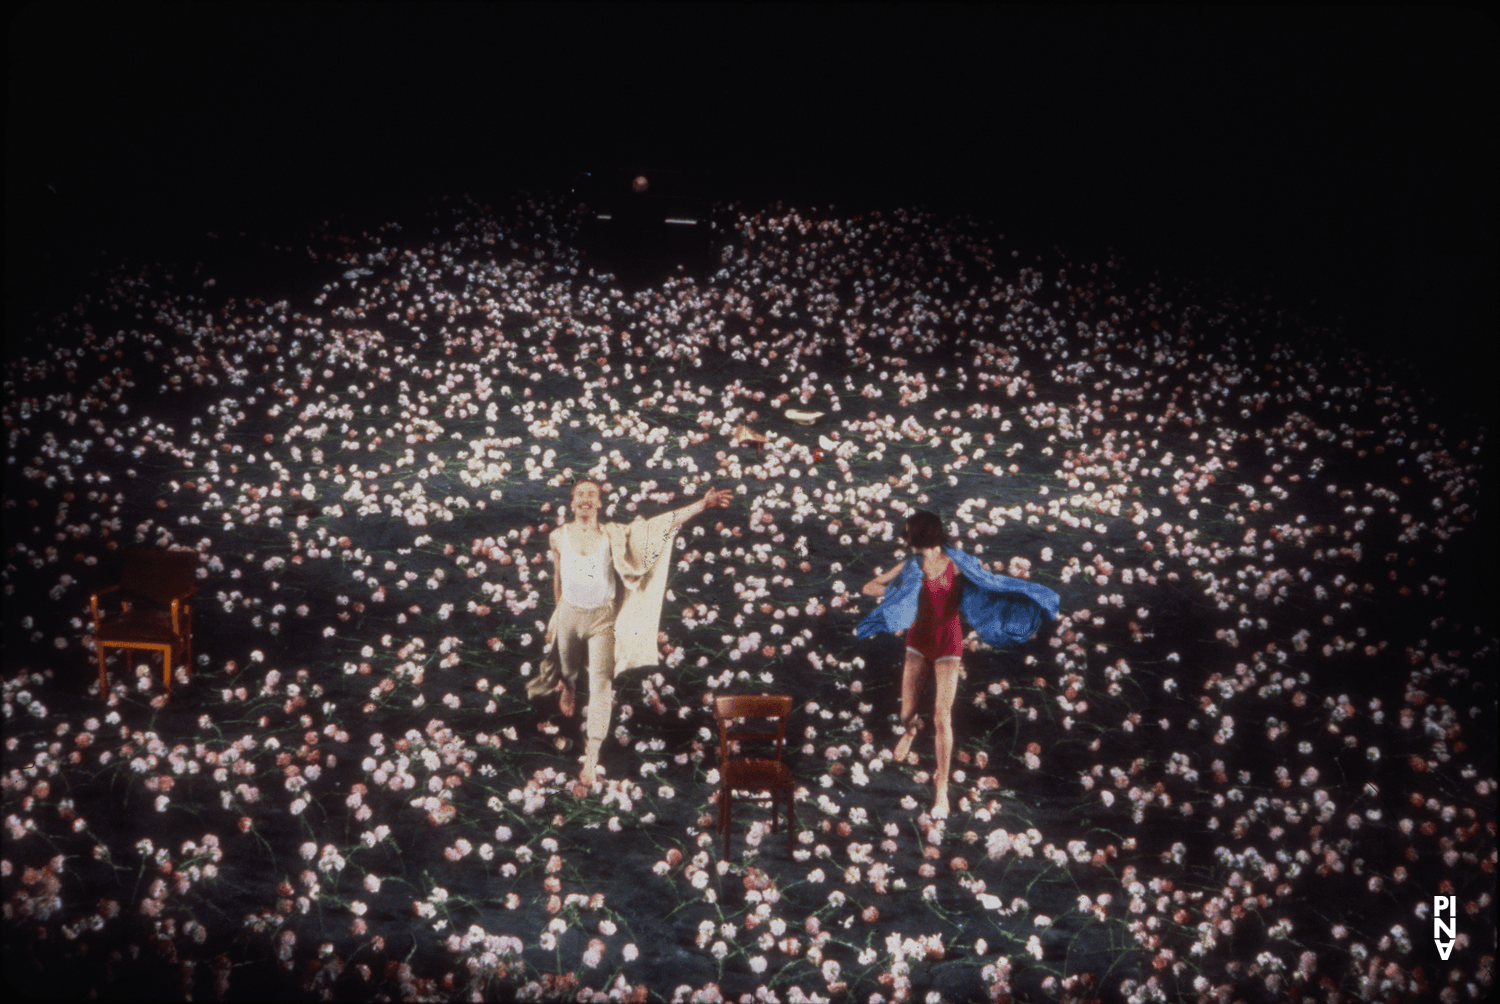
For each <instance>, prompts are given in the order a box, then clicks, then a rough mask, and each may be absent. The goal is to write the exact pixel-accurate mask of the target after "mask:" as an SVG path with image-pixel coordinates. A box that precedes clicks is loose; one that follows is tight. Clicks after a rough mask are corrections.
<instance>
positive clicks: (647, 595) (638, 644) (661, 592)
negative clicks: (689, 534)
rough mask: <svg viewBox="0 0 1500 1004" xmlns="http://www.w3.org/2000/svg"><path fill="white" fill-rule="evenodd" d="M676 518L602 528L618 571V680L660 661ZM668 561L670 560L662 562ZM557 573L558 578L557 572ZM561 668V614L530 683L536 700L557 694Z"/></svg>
mask: <svg viewBox="0 0 1500 1004" xmlns="http://www.w3.org/2000/svg"><path fill="white" fill-rule="evenodd" d="M675 515H676V514H675V513H671V512H668V513H663V514H662V515H660V516H657V517H656V518H654V519H642V518H640V517H639V516H638V517H636V519H635V521H634V522H632V523H628V524H627V523H600V524H599V528H600V529H601V530H603V531H604V532H605V533H606V534H608V535H609V549H610V552H611V554H612V555H613V557H614V566H615V578H616V582H615V668H614V675H616V676H618V675H620V674H621V673H623V672H625V671H626V670H629V669H635V668H637V667H639V666H654V665H656V664H657V662H658V661H659V659H660V658H661V656H660V653H659V651H658V650H657V646H656V636H657V633H658V632H659V631H660V629H661V604H662V599H663V597H664V596H665V594H666V591H667V575H668V573H669V572H670V571H671V565H672V562H671V561H670V555H671V550H672V539H673V538H674V537H675V536H676V535H677V525H676V524H675V523H673V521H672V518H673V516H675ZM663 557H666V558H668V559H669V560H666V561H662V560H659V559H661V558H663ZM554 574H555V573H554ZM561 679H562V666H561V664H560V663H559V661H558V658H557V610H556V609H553V611H552V617H551V619H550V620H548V621H547V639H546V649H545V654H544V655H543V656H542V665H541V668H540V669H539V670H538V671H537V675H536V676H534V677H532V679H531V680H530V681H528V682H527V684H526V693H527V696H529V697H532V698H536V697H540V696H542V695H543V694H547V693H551V692H552V691H553V690H556V689H557V685H558V683H559V682H560V681H561Z"/></svg>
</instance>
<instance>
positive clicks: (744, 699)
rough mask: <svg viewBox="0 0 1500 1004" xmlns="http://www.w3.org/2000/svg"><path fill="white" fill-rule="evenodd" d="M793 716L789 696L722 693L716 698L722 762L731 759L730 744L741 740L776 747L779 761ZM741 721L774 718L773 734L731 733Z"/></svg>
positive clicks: (720, 760)
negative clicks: (789, 717)
mask: <svg viewBox="0 0 1500 1004" xmlns="http://www.w3.org/2000/svg"><path fill="white" fill-rule="evenodd" d="M791 713H792V699H791V697H790V696H789V695H787V694H721V695H719V696H718V697H715V698H714V720H715V721H717V722H718V723H719V762H720V763H722V762H724V760H726V759H728V758H730V756H731V752H730V744H731V743H732V742H736V741H738V740H742V739H760V740H765V741H766V742H774V743H775V744H776V760H777V761H778V762H780V760H781V750H782V748H783V746H784V745H785V743H786V720H787V718H788V716H790V715H791ZM740 719H775V720H776V731H774V732H752V731H744V730H741V731H738V732H731V731H730V727H731V726H732V725H733V724H734V723H735V722H736V721H738V720H740Z"/></svg>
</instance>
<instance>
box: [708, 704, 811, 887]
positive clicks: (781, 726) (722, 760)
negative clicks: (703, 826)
mask: <svg viewBox="0 0 1500 1004" xmlns="http://www.w3.org/2000/svg"><path fill="white" fill-rule="evenodd" d="M791 713H792V699H791V698H790V697H788V696H787V695H785V694H748V695H738V696H736V695H729V694H726V695H722V696H719V697H715V698H714V720H715V721H717V722H718V723H719V780H720V784H721V787H720V789H719V830H720V832H722V833H723V834H724V857H725V858H726V859H727V858H728V857H729V825H730V817H731V815H732V814H733V807H734V801H735V797H734V793H735V792H737V791H739V792H755V793H757V794H755V795H753V796H749V797H742V798H741V799H740V800H741V801H754V802H764V801H769V802H770V803H771V832H772V833H775V832H776V826H777V807H778V805H780V804H785V806H786V852H787V856H788V857H790V856H791V853H792V839H793V835H794V834H795V832H796V829H797V815H796V810H795V809H794V808H793V806H792V788H793V783H794V779H793V778H792V772H791V770H790V769H789V768H788V767H787V766H786V764H785V763H783V762H782V759H781V754H782V750H783V749H784V748H785V746H786V720H787V717H788V716H789V715H790V714H791ZM773 719H774V720H775V723H776V728H775V729H774V730H769V729H768V728H767V729H765V730H763V731H745V730H744V729H741V730H740V731H734V728H735V726H736V723H737V722H741V721H745V722H747V724H748V722H749V721H750V720H754V721H755V722H756V724H761V723H764V725H766V726H769V724H770V721H771V720H773ZM746 740H754V741H760V742H769V743H773V744H774V750H775V752H774V756H773V757H772V758H771V759H766V758H764V757H749V756H743V755H741V752H740V745H741V743H743V742H745V741H746Z"/></svg>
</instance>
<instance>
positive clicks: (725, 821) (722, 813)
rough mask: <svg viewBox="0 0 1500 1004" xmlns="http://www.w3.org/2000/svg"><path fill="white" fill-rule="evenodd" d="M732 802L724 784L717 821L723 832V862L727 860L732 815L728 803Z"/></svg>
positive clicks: (727, 787) (731, 796)
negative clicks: (718, 820)
mask: <svg viewBox="0 0 1500 1004" xmlns="http://www.w3.org/2000/svg"><path fill="white" fill-rule="evenodd" d="M733 801H734V796H733V795H731V794H730V793H729V786H728V785H727V784H726V785H725V786H724V800H723V801H722V802H721V803H719V819H720V820H721V823H720V826H722V827H723V830H724V860H725V861H728V860H729V827H730V817H731V815H732V813H731V809H730V803H732V802H733Z"/></svg>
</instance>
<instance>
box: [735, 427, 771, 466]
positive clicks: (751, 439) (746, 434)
mask: <svg viewBox="0 0 1500 1004" xmlns="http://www.w3.org/2000/svg"><path fill="white" fill-rule="evenodd" d="M729 441H730V442H731V443H733V444H734V445H735V446H739V445H740V444H742V443H754V444H755V455H756V456H757V457H758V456H760V449H761V444H762V443H764V442H765V441H766V434H765V433H764V432H756V431H755V430H754V429H752V428H750V426H748V425H746V424H745V423H744V422H741V423H740V424H739V425H737V426H735V427H734V432H733V433H731V434H730V436H729Z"/></svg>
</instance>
